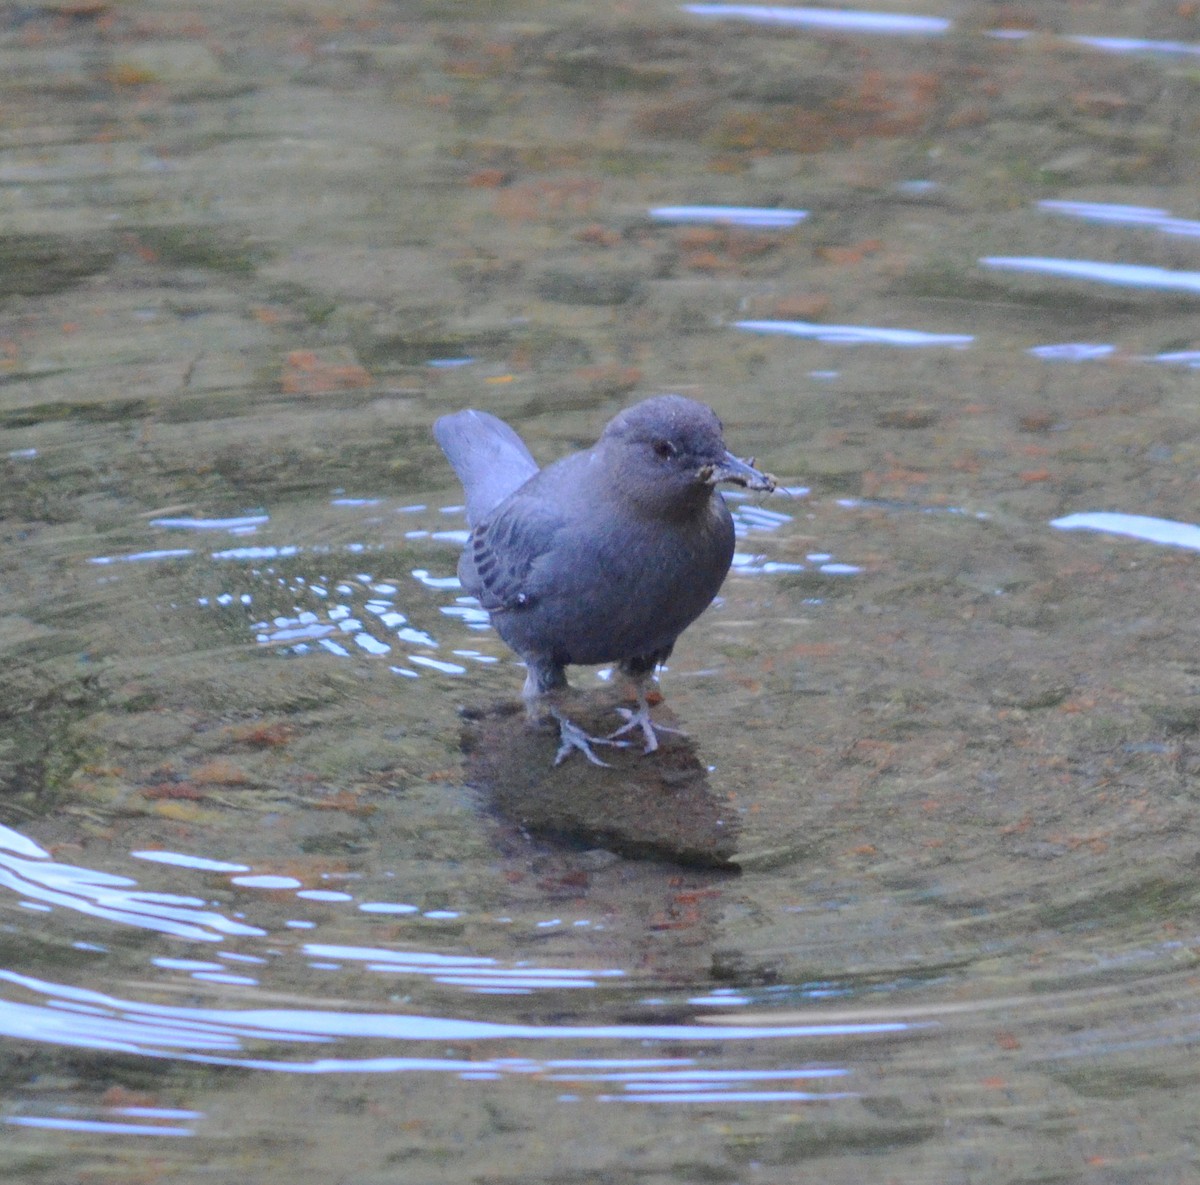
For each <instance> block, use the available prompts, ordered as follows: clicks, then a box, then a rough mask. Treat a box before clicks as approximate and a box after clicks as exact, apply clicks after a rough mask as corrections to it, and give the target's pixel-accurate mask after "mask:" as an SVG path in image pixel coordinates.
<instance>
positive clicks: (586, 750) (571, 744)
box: [554, 712, 629, 769]
mask: <svg viewBox="0 0 1200 1185" xmlns="http://www.w3.org/2000/svg"><path fill="white" fill-rule="evenodd" d="M554 718H555V719H556V720H557V721H558V735H559V745H558V752H557V753H555V754H554V764H555V765H562V763H563V762H564V761H566V759H567V758H568V757H570V756H571V754H572V753H574V752H576V751H578V752H580V753H582V754H583V755H584V757H586V758H587V759H588V760H589V761H590V762H591V763H592V764H593V765H602V766H603V767H604V768H605V769H609V768H610V766H609V763H608V762H607V761H601V760H600V758H599V757H597V756H596V753H595V751H594V750H593V749H592V746H593V745H613V746H615V747H616V748H618V749H623V748H625V747H626V746H628V744H629V741H618V740H614V739H613V737H612V736H607V737H594V736H590V735H589V734H588V733H587V732H585V731H584V730H583V729H582V728H580V727H579V725H578V724H576V723H575V722H574V721H573V720H568V719H567V717H566V716H560V715H558V713H557V712H556V713H555V714H554ZM614 736H615V734H614Z"/></svg>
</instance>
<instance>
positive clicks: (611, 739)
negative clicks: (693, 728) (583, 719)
mask: <svg viewBox="0 0 1200 1185" xmlns="http://www.w3.org/2000/svg"><path fill="white" fill-rule="evenodd" d="M617 711H618V712H619V713H620V714H621V715H622V716H624V717H625V723H624V724H622V725H621V727H620V728H618V729H617V730H616V731H615V732H610V733H609V734H608V736H606V737H605V738H604V739H605V740H606V741H607V742H608V743H609V744H618V745H620V744H628V743H629V742H628V741H618V740H617V739H616V738H617V737H622V736H624V735H625V734H626V733H627V732H633V731H634V730H635V729H639V728H640V729H641V730H642V736H643V737H644V738H645V741H646V747H645V749H643V750H642V752H643V753H653V752H654V750H655V749H657V748H658V734H659V733H660V732H673V733H675V735H676V736H685V735H686V734H685V733H684V731H683V729H681V728H668V727H667V726H666V725H665V724H655V723H654V721H653V720H651V719H650V705H649V704H648V703H647V702H646V699H645V696H640V697H639V698H638V706H637V710H636V711H635V710H634V709H633V708H618V709H617Z"/></svg>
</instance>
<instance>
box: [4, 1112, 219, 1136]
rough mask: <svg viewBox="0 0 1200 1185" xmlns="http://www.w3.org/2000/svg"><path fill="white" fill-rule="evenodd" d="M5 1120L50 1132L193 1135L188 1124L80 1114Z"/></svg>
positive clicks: (185, 1113) (27, 1116)
mask: <svg viewBox="0 0 1200 1185" xmlns="http://www.w3.org/2000/svg"><path fill="white" fill-rule="evenodd" d="M178 1114H179V1115H180V1116H181V1117H187V1116H198V1115H201V1114H202V1113H201V1112H199V1111H180V1112H179V1113H178ZM4 1122H5V1123H7V1124H10V1125H11V1126H13V1127H35V1128H43V1129H50V1130H53V1131H73V1132H91V1133H94V1134H95V1135H99V1136H194V1135H195V1134H196V1133H195V1132H194V1131H192V1129H191V1128H190V1127H168V1126H166V1125H165V1124H161V1123H119V1122H117V1121H115V1120H111V1119H85V1118H83V1117H82V1116H70V1115H64V1116H56V1115H8V1116H5V1119H4Z"/></svg>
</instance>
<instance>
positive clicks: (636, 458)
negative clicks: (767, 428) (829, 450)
mask: <svg viewBox="0 0 1200 1185" xmlns="http://www.w3.org/2000/svg"><path fill="white" fill-rule="evenodd" d="M598 448H599V449H600V450H601V451H602V453H603V454H604V455H605V459H606V461H608V462H609V463H610V464H611V466H612V472H613V473H614V475H615V476H616V477H617V478H618V482H619V487H620V489H621V490H622V491H623V492H624V493H625V494H627V495H629V496H632V497H634V498H635V499H636V500H637V501H639V502H641V503H649V504H652V505H655V506H661V507H662V508H663V509H665V510H671V509H674V508H678V509H680V510H684V509H686V508H688V507H690V506H693V505H695V504H697V503H702V502H704V501H706V500H707V498H708V496H709V495H710V494H711V492H712V489H713V487H714V486H716V485H717V483H718V482H722V481H728V482H733V483H734V484H736V485H740V486H745V487H746V488H747V489H750V490H762V491H765V492H770V491H771V490H773V489H774V488H775V479H774V478H773V477H772V476H771V475H770V474H769V473H763V472H761V471H760V470H758V469H755V468H754V465H753V462H747V461H743V460H740V459H739V458H738V457H735V456H734V455H733V453H731V452H730V451H729V450H728V449H727V448H726V447H725V438H724V436H723V435H722V429H721V421H720V420H719V419H718V418H717V415H716V413H715V412H714V411H713V410H712V408H710V407H707V406H705V405H704V404H703V403H697V402H696V401H695V400H694V399H686V398H684V396H682V395H656V396H655V397H654V398H653V399H646V400H643V401H642V402H641V403H637V404H634V406H633V407H629V408H626V409H625V410H624V411H623V412H621V413H620V415H618V416H616V417H615V418H614V419H613V420H612V421H610V423H609V424H608V427H606V428H605V429H604V434H603V435H602V436H601V437H600V441H599V445H598Z"/></svg>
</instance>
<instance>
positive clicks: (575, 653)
mask: <svg viewBox="0 0 1200 1185" xmlns="http://www.w3.org/2000/svg"><path fill="white" fill-rule="evenodd" d="M433 432H434V436H435V437H436V438H437V442H438V444H440V445H441V447H442V450H443V451H444V452H445V454H446V456H447V457H448V458H449V460H450V463H451V464H452V465H453V466H454V469H455V472H456V473H457V474H458V476H459V478H460V479H461V481H462V483H463V486H464V488H465V490H466V494H467V522H468V523H469V525H470V527H471V536H470V539H469V540H468V542H467V545H466V548H465V549H464V551H463V554H462V557H461V559H460V560H459V564H458V575H459V578H460V579H461V581H462V585H463V589H464V591H465V592H467V593H470V594H472V595H473V596H476V597H478V598H479V603H480V604H481V605H482V606H483V608H484V609H486V610H487V611H488V614H489V615H490V617H491V619H492V624H493V625H494V626H495V627H496V630H497V632H498V633H499V634H500V636H501V637H502V638H503V639H504V641H505V642H507V643H508V645H509V646H511V647H512V649H513V650H515V651H516V652H517V654H518V655H520V657H521V658H522V659H523V660H524V661H525V665H526V667H527V669H528V672H529V674H528V677H527V679H526V681H525V697H526V701H527V703H528V704H529V706H530V710H531V712H532V711H534V710H535V708H536V706H537V705H538V704H539V703H541V702H545V703H546V704H547V705H548V707H549V710H550V712H551V713H552V714H553V715H554V716H555V718H556V719H557V720H558V722H559V726H560V730H561V734H562V743H561V745H560V747H559V750H558V755H557V757H556V762H557V761H562V760H563V759H564V758H565V757H566V756H568V755H569V754H570V752H571V750H572V749H579V750H580V751H581V752H582V753H584V755H585V756H586V757H587V758H588V759H589V760H591V761H593V762H596V763H597V764H603V762H601V761H600V760H599V758H598V757H596V755H595V753H594V752H593V751H592V749H591V745H592V744H595V743H598V742H601V741H603V742H605V743H622V742H617V741H616V738H617V737H620V736H622V735H624V734H625V733H627V732H632V731H634V730H635V729H640V730H641V732H642V735H643V737H644V738H645V742H646V752H647V753H649V752H651V751H652V750H654V749H655V748H657V746H658V740H657V737H656V736H655V730H654V725H653V724H652V723H651V721H650V710H649V707H648V705H647V703H646V695H645V690H646V683H647V681H648V680H649V679H650V677H651V676H652V675H653V672H654V669H655V667H657V666H658V664H659V663H661V662H664V661H665V660H666V659H667V657H668V656H669V655H670V653H671V648H672V647H673V646H674V644H675V639H676V638H678V637H679V635H680V634H681V633H682V632H683V630H684V629H686V628H687V626H688V625H690V624H691V623H692V622H693V621H694V620H695V619H696V618H697V617H698V616H699V615H700V614H701V613H702V612H703V611H704V610H705V609H706V608H707V607H708V605H709V604H710V602H711V601H712V599H713V597H714V596H716V593H717V590H718V589H719V588H720V587H721V582H722V581H723V580H724V579H725V574H726V573H727V572H728V571H729V565H730V562H731V560H732V558H733V520H732V518H731V517H730V514H729V509H728V507H727V506H726V505H725V500H724V499H723V498H722V497H721V495H720V494H719V493H718V492H717V490H716V484H717V483H718V482H720V481H731V482H736V483H737V484H739V485H743V486H748V487H749V488H750V489H755V490H771V489H774V485H775V483H774V480H773V479H772V478H771V477H769V476H768V475H767V474H764V473H760V472H759V471H758V470H757V469H754V468H753V467H752V466H751V465H749V464H747V463H746V462H744V461H740V460H738V458H737V457H735V456H733V454H732V453H730V452H728V451H727V450H726V448H725V442H724V440H723V438H722V435H721V421H720V420H718V419H717V417H716V415H715V413H714V412H713V411H712V409H711V408H708V407H706V406H705V405H704V404H702V403H697V402H695V401H694V400H692V399H685V398H683V397H682V396H680V395H659V396H656V397H655V398H653V399H647V400H645V401H644V402H642V403H638V404H636V405H635V406H633V407H630V408H627V409H626V410H625V411H623V412H621V413H620V415H618V416H616V418H614V419H613V420H612V421H611V422H610V423H609V424H608V426H607V427H606V428H605V429H604V432H603V434H602V435H601V437H600V439H599V440H598V441H597V442H596V443H595V444H594V445H593V446H592V447H591V448H589V449H585V450H584V451H583V452H578V453H572V454H571V455H570V456H567V457H564V458H563V459H562V460H561V461H556V462H555V463H554V464H553V465H549V466H547V468H545V469H542V470H539V469H538V467H537V462H536V461H534V459H533V457H532V456H531V455H530V452H529V450H528V449H527V448H526V447H525V445H524V443H523V442H522V440H521V438H520V437H519V436H518V435H517V434H516V433H515V432H514V431H513V430H512V429H511V428H510V427H509V426H508V425H507V424H506V423H504V421H503V420H499V419H497V418H496V417H495V416H493V415H489V414H488V413H487V412H480V411H461V412H458V413H456V414H455V415H451V416H443V417H442V418H441V419H440V420H438V421H437V423H436V424H434V426H433ZM606 662H616V663H619V664H620V667H621V670H622V671H624V672H625V674H627V675H629V676H630V677H631V678H633V679H634V680H635V682H636V684H637V690H638V709H637V711H636V712H632V711H629V712H626V715H627V718H628V719H627V723H626V724H625V725H624V726H623V727H621V728H619V729H617V731H616V732H614V733H613V734H611V735H610V736H608V737H589V736H588V735H587V734H586V733H584V732H583V730H582V729H580V728H578V727H577V726H576V725H574V724H572V723H571V721H570V720H568V719H567V718H566V716H565V715H564V714H563V713H562V711H561V709H560V708H559V707H558V706H557V704H556V703H555V697H554V692H556V691H558V690H560V689H562V688H565V687H566V685H567V682H566V674H565V670H564V668H565V667H567V666H569V665H571V664H573V663H579V664H585V665H586V664H593V663H606Z"/></svg>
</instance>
